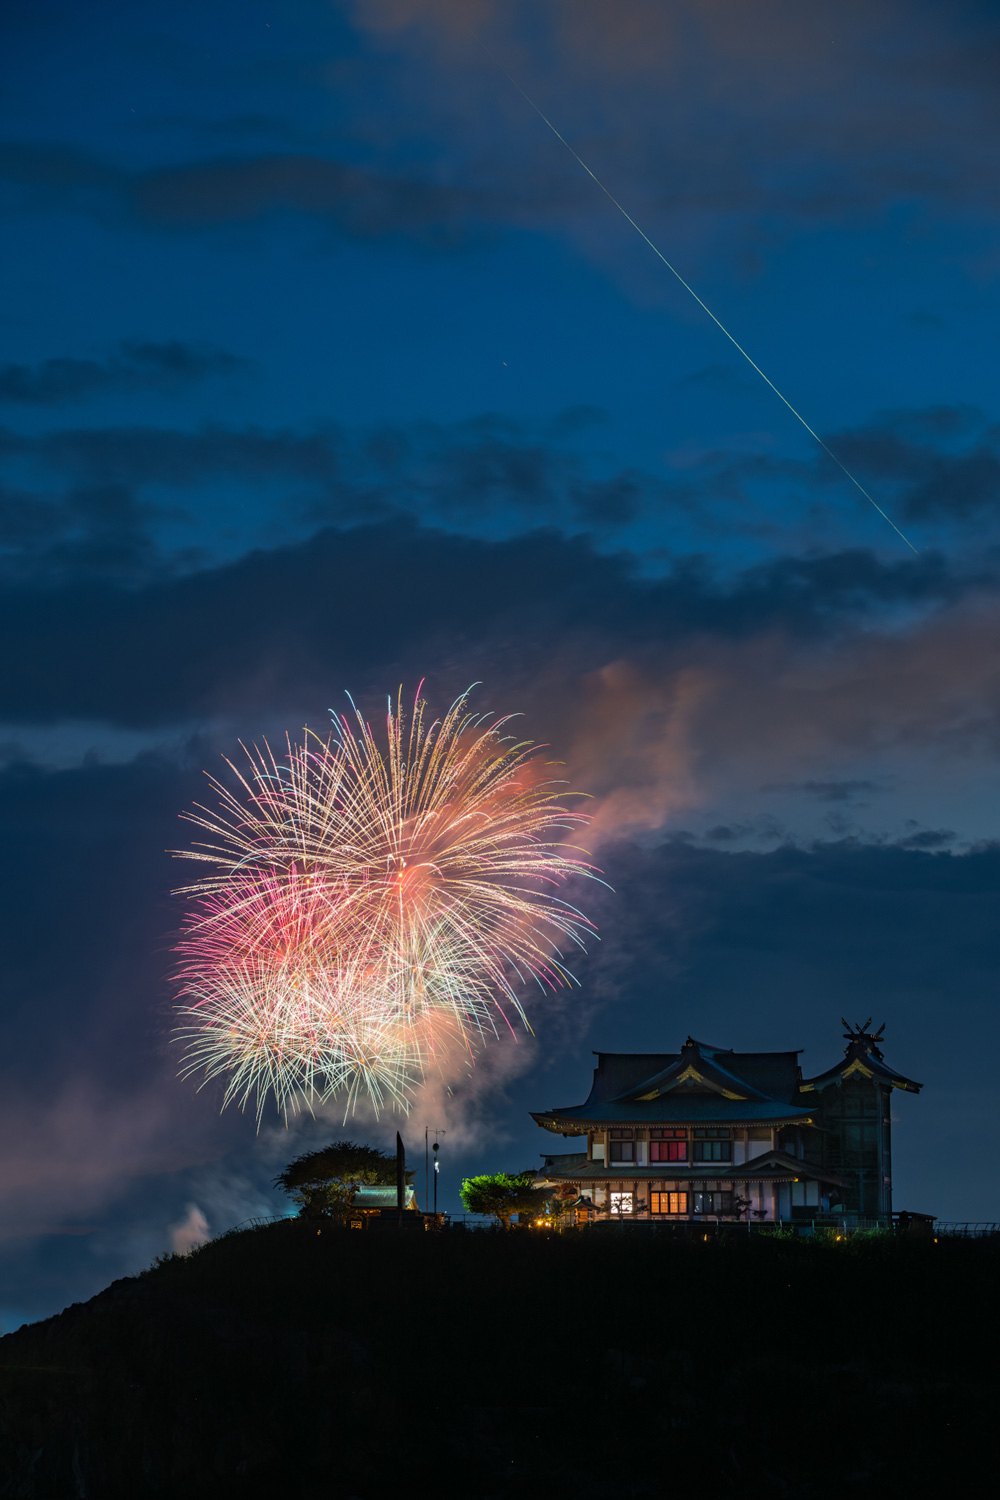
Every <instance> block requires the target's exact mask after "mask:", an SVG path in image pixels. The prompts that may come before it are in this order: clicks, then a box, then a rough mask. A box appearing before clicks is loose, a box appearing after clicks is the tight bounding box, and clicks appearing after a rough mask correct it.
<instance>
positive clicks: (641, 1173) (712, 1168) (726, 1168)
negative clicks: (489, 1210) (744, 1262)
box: [538, 1151, 843, 1187]
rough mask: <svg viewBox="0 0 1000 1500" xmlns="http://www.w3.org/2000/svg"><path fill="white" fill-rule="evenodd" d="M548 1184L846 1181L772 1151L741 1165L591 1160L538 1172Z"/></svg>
mask: <svg viewBox="0 0 1000 1500" xmlns="http://www.w3.org/2000/svg"><path fill="white" fill-rule="evenodd" d="M538 1180H539V1181H545V1182H553V1183H556V1182H588V1183H595V1182H603V1183H611V1182H686V1183H691V1182H825V1183H831V1184H832V1185H833V1186H835V1187H839V1186H840V1185H841V1183H842V1181H843V1179H842V1178H841V1177H840V1176H839V1175H838V1174H837V1173H836V1172H830V1171H828V1170H827V1168H825V1167H814V1166H813V1165H812V1164H811V1163H809V1162H804V1161H796V1159H795V1158H794V1157H792V1156H788V1155H786V1153H785V1152H783V1151H768V1152H766V1153H765V1154H764V1155H762V1156H760V1157H756V1158H753V1159H752V1160H750V1161H748V1162H744V1163H742V1164H741V1165H740V1166H733V1165H732V1163H730V1162H711V1163H709V1162H673V1161H672V1162H659V1163H658V1164H656V1165H654V1166H651V1167H649V1166H647V1167H637V1166H635V1165H634V1164H633V1163H631V1162H616V1163H615V1164H614V1166H608V1165H607V1164H606V1163H605V1162H602V1161H588V1162H584V1163H581V1164H580V1165H579V1166H576V1167H552V1168H546V1169H544V1170H543V1171H541V1172H539V1173H538Z"/></svg>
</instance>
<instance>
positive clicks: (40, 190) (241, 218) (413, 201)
mask: <svg viewBox="0 0 1000 1500" xmlns="http://www.w3.org/2000/svg"><path fill="white" fill-rule="evenodd" d="M0 181H4V182H6V183H7V185H8V195H10V193H11V191H12V190H14V189H17V190H18V192H19V194H20V197H19V200H15V201H19V202H20V203H21V205H22V206H23V207H26V208H29V209H38V208H44V207H53V206H60V207H71V208H73V209H75V210H76V211H77V212H82V213H87V214H93V215H96V216H98V217H99V218H102V219H105V218H107V217H108V215H109V214H111V213H117V214H125V215H126V216H127V217H128V218H130V219H132V220H133V221H135V222H137V223H139V224H143V225H145V226H147V227H149V228H152V229H176V230H181V229H187V230H197V229H205V228H212V227H216V226H219V225H223V224H248V223H254V222H257V221H259V220H261V219H264V218H267V217H268V216H270V215H272V214H280V213H297V214H305V215H309V216H312V217H316V218H319V219H322V220H324V221H326V222H327V223H330V224H332V225H334V226H335V227H336V228H337V229H338V230H339V231H340V232H341V233H343V234H345V235H348V236H349V237H350V238H353V239H358V240H378V239H384V238H387V237H396V236H405V237H407V238H410V239H413V240H416V241H418V242H420V243H423V244H427V245H431V246H438V247H440V248H453V247H455V246H457V245H461V244H464V243H465V242H467V241H468V239H469V238H470V236H474V235H476V234H478V233H479V232H481V229H482V227H483V226H485V225H488V224H491V223H495V222H498V221H500V220H502V219H504V218H508V219H513V218H516V217H518V212H517V205H518V202H519V199H520V198H521V197H523V193H522V194H518V193H517V192H516V190H515V189H514V187H513V185H512V186H511V188H509V189H505V190H501V189H497V190H490V189H486V188H484V187H482V186H481V185H477V184H476V183H474V182H473V183H470V184H468V185H464V186H463V185H462V184H460V183H449V182H440V183H439V182H434V181H428V180H421V179H420V178H418V177H412V176H411V177H407V176H402V175H392V174H389V173H382V172H379V171H377V170H375V169H372V168H367V167H363V166H360V165H357V164H354V163H351V162H346V161H337V160H334V159H332V158H330V157H324V156H318V155H306V154H299V155H263V156H247V157H227V158H223V159H216V160H209V161H193V162H185V163H180V164H178V165H176V166H172V167H160V168H155V169H152V170H147V171H140V172H128V171H126V170H125V169H123V168H118V167H115V166H113V165H111V164H109V163H107V162H104V161H101V160H100V159H98V158H97V157H91V156H89V155H87V154H86V153H85V152H82V151H78V150H75V149H72V148H69V147H65V146H62V145H48V144H44V143H30V144H27V143H19V142H10V141H8V142H0Z"/></svg>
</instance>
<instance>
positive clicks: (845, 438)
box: [829, 407, 1000, 521]
mask: <svg viewBox="0 0 1000 1500" xmlns="http://www.w3.org/2000/svg"><path fill="white" fill-rule="evenodd" d="M829 443H830V446H831V448H833V450H834V452H835V453H836V454H837V455H838V457H840V458H841V459H843V461H844V463H846V464H847V466H848V467H849V468H851V469H853V470H854V471H855V472H859V473H861V474H862V475H864V476H867V477H868V478H875V479H876V480H878V481H879V482H880V483H883V484H887V485H891V486H893V488H894V490H895V493H896V496H897V499H896V508H897V510H898V513H899V514H901V515H902V516H903V517H904V518H905V519H906V520H911V521H927V520H939V519H944V520H952V521H963V520H967V519H968V518H969V517H971V516H974V515H983V514H986V515H991V514H996V513H997V512H998V510H1000V430H998V428H997V426H996V425H995V424H990V423H989V422H988V420H987V419H986V417H985V416H984V415H983V414H982V413H981V412H977V411H975V410H974V409H972V408H969V407H932V408H929V409H927V410H925V411H902V412H889V413H885V414H883V415H881V416H879V417H876V418H875V419H873V420H872V422H870V423H868V424H866V425H865V426H864V427H860V428H854V429H852V430H850V431H844V432H837V433H834V434H832V435H831V436H830V438H829Z"/></svg>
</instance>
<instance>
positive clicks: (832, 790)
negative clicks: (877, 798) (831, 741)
mask: <svg viewBox="0 0 1000 1500" xmlns="http://www.w3.org/2000/svg"><path fill="white" fill-rule="evenodd" d="M884 790H885V788H884V787H880V786H879V785H878V784H877V783H876V782H874V781H863V780H862V781H785V782H771V783H770V784H769V785H767V786H762V787H761V791H762V792H802V793H804V794H805V795H806V796H808V797H815V798H817V800H818V801H820V802H849V801H851V800H852V799H853V798H855V797H857V796H859V795H865V796H872V795H873V794H877V793H878V792H882V791H884Z"/></svg>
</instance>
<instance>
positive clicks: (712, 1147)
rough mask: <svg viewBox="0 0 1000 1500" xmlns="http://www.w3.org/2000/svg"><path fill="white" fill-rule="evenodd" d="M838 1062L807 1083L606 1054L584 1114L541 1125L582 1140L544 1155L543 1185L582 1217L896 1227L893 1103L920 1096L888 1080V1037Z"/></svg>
mask: <svg viewBox="0 0 1000 1500" xmlns="http://www.w3.org/2000/svg"><path fill="white" fill-rule="evenodd" d="M844 1025H845V1026H846V1027H847V1029H846V1031H845V1033H844V1037H845V1040H846V1042H847V1047H846V1049H845V1052H844V1057H843V1059H842V1060H841V1061H840V1062H838V1063H835V1064H834V1066H833V1067H832V1068H828V1069H827V1070H826V1072H825V1073H818V1074H817V1075H816V1076H815V1077H813V1078H804V1077H803V1075H802V1068H801V1066H800V1065H799V1053H798V1052H732V1051H729V1050H727V1049H726V1048H723V1047H710V1046H708V1045H707V1044H706V1043H705V1042H696V1041H695V1040H694V1039H693V1038H692V1037H688V1039H687V1041H686V1042H685V1043H684V1046H683V1047H682V1048H681V1050H680V1052H679V1053H676V1052H674V1053H662V1054H661V1053H630V1052H598V1053H596V1054H595V1055H596V1057H597V1067H596V1068H595V1069H594V1082H593V1086H592V1088H591V1090H590V1095H589V1097H588V1098H587V1099H586V1101H585V1102H584V1103H583V1104H572V1105H568V1106H566V1107H565V1108H563V1109H550V1110H546V1111H545V1112H544V1113H543V1114H534V1115H533V1118H534V1120H535V1121H536V1122H537V1123H538V1124H539V1125H541V1126H542V1127H543V1129H545V1130H550V1131H552V1132H554V1133H555V1134H556V1135H562V1136H564V1137H572V1136H579V1137H585V1138H586V1150H581V1151H577V1152H571V1153H563V1154H555V1155H546V1156H545V1158H544V1166H543V1168H542V1171H541V1172H540V1173H539V1178H538V1181H539V1185H540V1186H547V1187H548V1186H551V1187H553V1188H557V1189H561V1192H560V1197H561V1198H562V1199H563V1200H564V1202H565V1203H566V1205H567V1207H576V1208H577V1211H578V1218H579V1219H580V1220H581V1221H583V1220H584V1219H585V1218H587V1217H589V1216H595V1215H596V1216H600V1217H604V1216H605V1215H612V1216H614V1215H622V1216H624V1215H635V1214H638V1215H641V1216H643V1217H652V1218H654V1219H661V1220H664V1221H666V1220H675V1221H680V1220H707V1219H731V1218H743V1219H748V1218H749V1219H752V1220H754V1221H775V1220H779V1221H780V1220H795V1219H815V1218H820V1217H822V1216H824V1215H835V1216H837V1217H842V1218H844V1219H849V1220H852V1221H854V1222H857V1221H860V1220H864V1221H868V1222H870V1223H875V1224H887V1223H889V1222H890V1221H891V1215H892V1154H891V1142H890V1101H891V1096H892V1091H893V1089H903V1090H905V1091H906V1092H907V1093H911V1094H915V1093H919V1091H920V1088H921V1085H920V1084H919V1083H914V1082H913V1080H912V1079H909V1078H904V1077H903V1075H902V1074H901V1073H897V1072H896V1071H895V1070H894V1069H893V1068H890V1067H889V1065H888V1064H887V1063H886V1061H885V1059H884V1058H883V1056H882V1051H881V1048H880V1045H879V1044H880V1042H881V1041H882V1032H883V1031H884V1029H885V1028H884V1026H883V1027H880V1028H879V1030H878V1031H877V1032H872V1031H868V1030H866V1028H867V1027H869V1026H870V1025H871V1022H870V1021H866V1022H865V1023H864V1025H863V1026H854V1027H850V1026H847V1023H846V1022H845V1023H844Z"/></svg>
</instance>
